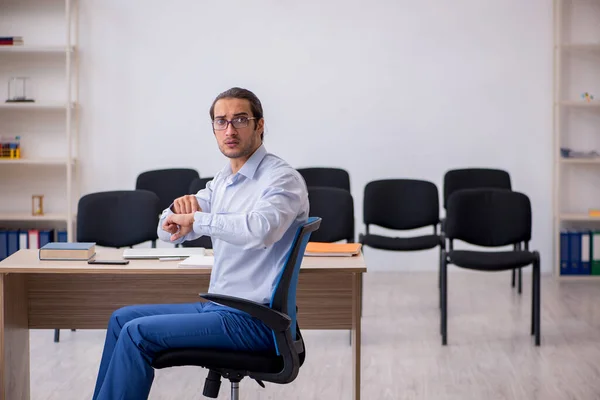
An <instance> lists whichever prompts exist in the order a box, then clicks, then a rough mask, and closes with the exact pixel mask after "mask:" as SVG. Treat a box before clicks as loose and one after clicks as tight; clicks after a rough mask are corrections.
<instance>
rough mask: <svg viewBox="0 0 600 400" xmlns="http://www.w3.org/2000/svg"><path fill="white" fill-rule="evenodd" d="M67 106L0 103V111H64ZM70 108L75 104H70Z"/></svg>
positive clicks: (42, 103) (64, 104) (58, 104)
mask: <svg viewBox="0 0 600 400" xmlns="http://www.w3.org/2000/svg"><path fill="white" fill-rule="evenodd" d="M67 106H68V105H67V103H44V102H41V103H37V102H36V103H6V102H2V103H0V109H2V108H6V109H19V110H26V109H29V108H30V109H33V110H36V109H37V110H66V109H67ZM71 107H75V103H71Z"/></svg>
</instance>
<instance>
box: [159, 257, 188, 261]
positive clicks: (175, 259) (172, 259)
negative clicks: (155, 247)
mask: <svg viewBox="0 0 600 400" xmlns="http://www.w3.org/2000/svg"><path fill="white" fill-rule="evenodd" d="M186 258H187V257H160V258H159V259H158V261H181V260H185V259H186Z"/></svg>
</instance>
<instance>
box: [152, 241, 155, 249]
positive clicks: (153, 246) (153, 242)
mask: <svg viewBox="0 0 600 400" xmlns="http://www.w3.org/2000/svg"><path fill="white" fill-rule="evenodd" d="M152 248H153V249H155V248H156V240H153V241H152Z"/></svg>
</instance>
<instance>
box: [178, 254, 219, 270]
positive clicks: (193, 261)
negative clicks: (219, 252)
mask: <svg viewBox="0 0 600 400" xmlns="http://www.w3.org/2000/svg"><path fill="white" fill-rule="evenodd" d="M214 263H215V257H214V256H201V255H194V256H190V257H188V258H186V259H185V260H183V261H182V262H180V263H179V265H178V266H179V268H212V266H213V264H214Z"/></svg>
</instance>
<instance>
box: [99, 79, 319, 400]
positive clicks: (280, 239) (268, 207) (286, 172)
mask: <svg viewBox="0 0 600 400" xmlns="http://www.w3.org/2000/svg"><path fill="white" fill-rule="evenodd" d="M210 118H211V120H212V123H213V133H214V136H215V139H216V140H217V144H218V146H219V149H220V150H221V152H222V153H223V154H224V155H225V156H226V157H228V158H229V164H228V165H227V166H226V167H225V168H223V169H222V170H221V171H219V172H218V173H217V174H216V175H215V177H214V179H213V180H212V181H210V182H208V183H207V185H206V189H203V190H200V191H199V192H198V193H197V194H196V195H189V196H183V197H180V198H178V199H175V200H174V202H173V204H172V205H171V206H170V207H169V208H168V209H166V210H164V211H163V213H162V215H161V218H160V221H159V224H158V228H157V231H158V236H159V238H160V239H162V240H165V241H169V242H171V243H181V242H183V241H184V240H193V239H196V238H198V237H199V236H202V235H209V236H210V237H211V238H212V242H213V248H214V253H215V263H214V266H213V269H212V273H211V278H210V285H209V292H211V293H220V294H226V295H231V296H236V297H242V298H246V299H249V300H252V301H256V302H259V303H269V301H270V299H271V295H272V293H273V290H274V287H275V285H276V279H277V277H278V274H279V272H280V271H281V269H282V267H283V264H284V262H285V258H286V255H287V252H288V251H289V249H290V248H291V245H292V242H293V240H294V237H295V234H296V231H297V229H298V227H299V226H300V225H302V224H303V223H305V222H306V221H307V219H308V209H309V205H308V193H307V189H306V184H305V183H304V180H303V179H302V178H301V176H300V174H299V173H298V172H297V171H296V170H295V169H293V168H292V167H290V166H289V165H288V164H287V163H286V162H285V161H283V160H281V159H280V158H278V157H276V156H274V155H272V154H269V153H267V151H266V149H265V147H264V145H263V143H262V141H263V133H264V119H263V110H262V105H261V103H260V101H259V100H258V98H257V97H256V96H255V95H254V94H253V93H252V92H250V91H248V90H245V89H240V88H232V89H229V90H227V91H226V92H224V93H221V94H220V95H219V96H217V98H216V99H215V101H214V102H213V104H212V106H211V108H210ZM177 347H212V348H215V347H216V348H223V349H239V350H268V349H271V348H274V342H273V338H272V334H271V331H270V330H269V328H267V327H266V326H265V325H264V324H263V323H262V322H260V321H259V320H257V319H255V318H252V317H251V316H250V315H248V314H246V313H243V312H241V311H238V310H235V309H232V308H229V307H224V306H221V305H217V304H215V303H200V302H198V303H193V304H161V305H140V306H128V307H124V308H121V309H119V310H116V311H115V312H114V313H113V315H112V316H111V318H110V321H109V325H108V331H107V335H106V341H105V344H104V352H103V354H102V359H101V363H100V368H99V373H98V379H97V382H96V388H95V391H94V399H135V400H139V399H145V398H147V397H148V394H149V392H150V387H151V385H152V381H153V379H154V370H153V368H152V367H151V362H152V359H153V357H154V355H155V354H156V353H157V352H159V351H161V350H164V349H167V348H177Z"/></svg>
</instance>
